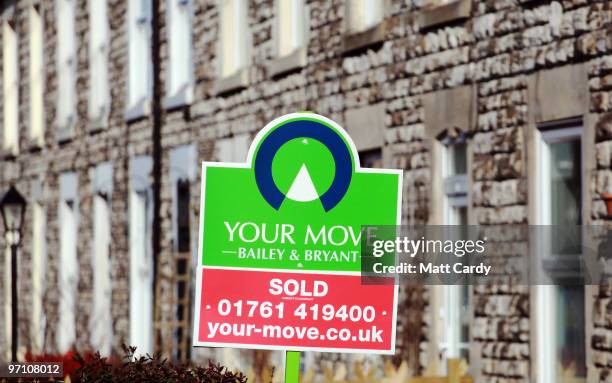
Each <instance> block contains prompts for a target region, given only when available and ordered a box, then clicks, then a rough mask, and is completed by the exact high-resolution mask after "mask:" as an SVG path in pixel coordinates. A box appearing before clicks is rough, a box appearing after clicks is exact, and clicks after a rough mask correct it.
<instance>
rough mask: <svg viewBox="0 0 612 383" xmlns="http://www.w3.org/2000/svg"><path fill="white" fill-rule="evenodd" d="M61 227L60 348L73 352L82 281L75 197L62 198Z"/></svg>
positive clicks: (63, 351)
mask: <svg viewBox="0 0 612 383" xmlns="http://www.w3.org/2000/svg"><path fill="white" fill-rule="evenodd" d="M58 218H59V220H58V222H61V223H62V224H61V225H60V226H59V230H60V238H59V239H60V265H61V267H60V284H61V286H62V288H61V291H60V319H59V330H58V338H57V341H58V344H57V348H58V351H59V352H61V353H65V352H67V351H69V350H70V349H71V348H72V347H73V345H74V342H75V340H76V328H75V323H76V314H75V310H76V299H77V288H78V280H79V263H78V258H77V233H78V231H77V206H76V203H75V201H74V200H68V199H66V200H62V201H60V205H59V217H58Z"/></svg>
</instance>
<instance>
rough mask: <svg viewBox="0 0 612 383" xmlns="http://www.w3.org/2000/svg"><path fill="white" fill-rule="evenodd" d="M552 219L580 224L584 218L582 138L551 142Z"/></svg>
mask: <svg viewBox="0 0 612 383" xmlns="http://www.w3.org/2000/svg"><path fill="white" fill-rule="evenodd" d="M550 167H551V169H550V185H551V204H552V205H551V213H552V217H551V221H552V222H551V223H552V224H553V225H563V226H565V225H580V223H581V222H582V219H581V212H582V209H581V205H582V204H581V195H582V193H581V187H582V176H581V171H580V169H581V159H580V141H579V140H574V141H567V142H559V143H555V144H551V145H550Z"/></svg>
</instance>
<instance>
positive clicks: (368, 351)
mask: <svg viewBox="0 0 612 383" xmlns="http://www.w3.org/2000/svg"><path fill="white" fill-rule="evenodd" d="M295 118H310V119H315V120H321V121H322V122H323V123H326V124H329V125H331V126H332V127H333V128H334V129H336V130H337V131H338V132H339V133H340V134H341V135H342V136H343V137H344V139H345V141H346V142H347V143H348V145H349V146H350V149H351V152H352V154H353V159H354V164H353V165H354V167H355V169H354V171H355V173H375V174H395V175H397V176H398V183H397V189H398V190H397V215H396V225H398V226H399V225H401V221H402V189H403V184H404V183H403V179H404V172H403V171H402V170H401V169H374V168H362V167H361V165H360V162H359V153H358V152H357V148H356V147H355V143H354V142H353V140H352V139H351V137H350V136H349V135H348V133H347V132H346V131H345V130H344V129H343V128H342V127H341V126H340V125H338V124H337V123H336V122H335V121H333V120H330V119H329V118H327V117H325V116H321V115H319V114H316V113H290V114H286V115H284V116H281V117H278V118H276V119H274V120H272V121H270V122H269V123H268V124H267V125H266V126H265V127H264V128H263V129H262V130H260V131H259V132H258V133H257V134H256V135H255V138H254V139H253V142H252V143H251V145H250V146H249V151H248V154H247V159H246V162H243V163H236V162H210V161H203V162H202V183H201V187H200V220H199V222H198V224H199V225H198V259H197V262H196V264H197V265H198V267H197V275H196V283H197V284H196V294H195V298H196V300H195V313H194V322H193V337H192V347H230V348H239V349H254V350H276V351H316V352H332V353H333V352H338V353H348V354H378V355H394V354H395V347H396V337H397V334H396V332H397V306H398V293H399V284H398V283H397V280H396V281H395V288H394V292H393V303H394V304H393V323H392V330H391V331H392V333H391V346H390V348H389V349H388V350H386V349H384V350H376V349H354V348H329V347H288V346H273V345H258V344H248V343H222V342H200V341H199V340H198V336H199V331H198V330H199V323H200V308H201V306H202V305H201V302H202V274H203V273H202V270H203V269H204V268H205V267H209V268H210V266H203V265H202V264H201V261H202V256H203V254H202V251H203V244H204V242H203V241H204V208H205V203H204V201H205V199H206V198H205V188H204V187H205V185H206V168H207V167H211V168H214V167H223V168H237V169H250V168H251V164H252V163H253V157H254V156H255V151H256V149H257V148H258V147H259V143H260V141H261V140H262V139H263V138H264V137H265V136H266V135H267V133H268V132H269V131H270V130H272V129H273V128H274V127H276V126H278V125H279V124H281V123H283V122H285V121H287V120H290V119H295ZM220 268H221V269H227V270H231V269H233V268H232V267H220ZM240 269H241V270H249V268H240ZM252 270H257V271H264V270H267V269H252ZM273 270H274V271H287V272H296V270H284V269H273ZM298 272H299V271H298ZM303 272H309V273H311V274H330V275H339V274H357V275H361V274H360V273H359V272H333V273H326V272H325V271H312V270H303ZM396 279H397V278H396Z"/></svg>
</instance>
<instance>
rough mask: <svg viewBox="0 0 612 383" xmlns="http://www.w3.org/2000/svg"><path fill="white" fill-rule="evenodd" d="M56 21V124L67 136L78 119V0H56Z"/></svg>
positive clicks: (62, 134)
mask: <svg viewBox="0 0 612 383" xmlns="http://www.w3.org/2000/svg"><path fill="white" fill-rule="evenodd" d="M55 6H56V22H57V25H56V27H57V83H58V85H57V100H56V102H57V117H56V124H57V126H58V128H59V130H60V131H62V133H60V134H59V139H60V140H64V139H67V138H69V136H70V135H72V128H73V126H74V124H75V123H76V106H77V95H76V72H77V36H76V29H75V23H76V20H75V18H76V0H55Z"/></svg>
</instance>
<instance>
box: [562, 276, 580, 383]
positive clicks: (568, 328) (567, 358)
mask: <svg viewBox="0 0 612 383" xmlns="http://www.w3.org/2000/svg"><path fill="white" fill-rule="evenodd" d="M556 320H557V326H556V327H557V330H556V332H557V333H556V338H557V355H556V359H557V382H559V383H570V382H571V383H577V382H584V381H585V379H584V378H586V352H585V330H584V327H585V321H584V286H557V317H556ZM581 378H582V379H581Z"/></svg>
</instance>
